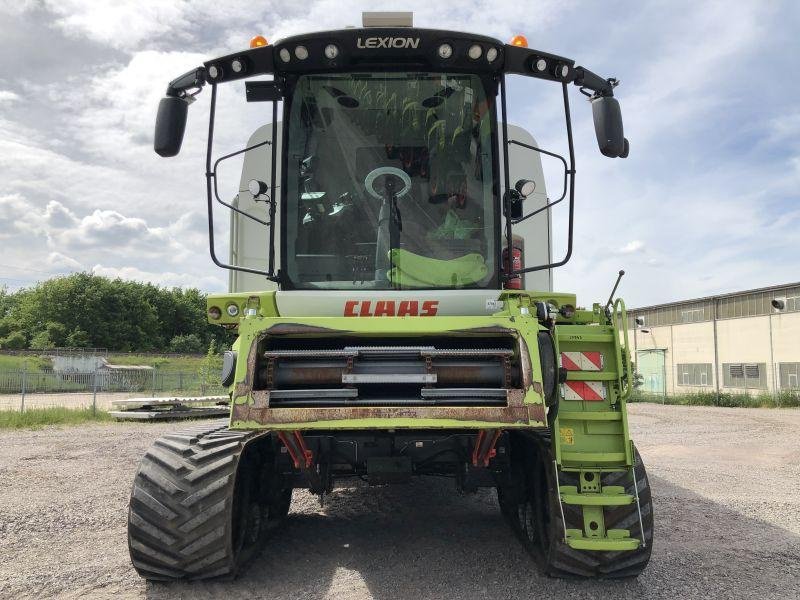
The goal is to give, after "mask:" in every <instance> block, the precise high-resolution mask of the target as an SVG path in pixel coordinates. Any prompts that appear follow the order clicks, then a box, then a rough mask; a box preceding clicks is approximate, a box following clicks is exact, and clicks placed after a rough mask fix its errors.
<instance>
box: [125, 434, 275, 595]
mask: <svg viewBox="0 0 800 600" xmlns="http://www.w3.org/2000/svg"><path fill="white" fill-rule="evenodd" d="M227 427H228V422H227V420H225V421H218V422H215V423H213V424H211V425H206V426H194V427H191V428H188V429H186V430H184V431H181V432H178V433H171V434H168V435H166V436H164V437H162V438H160V439H158V440H157V441H156V442H155V443H154V444H153V446H151V447H150V449H149V450H148V451H147V452H146V453H145V455H144V457H143V458H142V460H141V463H140V465H139V470H138V472H137V474H136V477H135V479H134V483H133V490H132V492H131V498H130V507H129V512H128V546H129V549H130V555H131V562H132V563H133V566H134V568H135V569H136V571H137V572H138V573H139V575H141V576H142V577H144V578H146V579H152V580H171V579H181V578H188V579H204V578H208V577H215V576H221V575H234V574H235V571H236V569H237V567H238V566H239V565H238V564H237V560H236V556H235V555H234V554H235V553H234V551H233V547H232V546H233V545H232V541H231V536H232V533H231V529H232V526H231V514H232V511H233V496H234V486H235V483H236V469H237V465H238V462H239V457H240V456H241V453H242V450H243V449H244V447H245V445H246V444H247V443H248V442H250V441H252V440H253V439H255V438H256V437H258V436H259V435H263V434H260V433H258V432H247V431H230V430H228V428H227Z"/></svg>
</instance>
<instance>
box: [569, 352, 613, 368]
mask: <svg viewBox="0 0 800 600" xmlns="http://www.w3.org/2000/svg"><path fill="white" fill-rule="evenodd" d="M561 366H562V367H564V368H565V369H566V370H567V371H602V370H603V353H602V352H562V353H561Z"/></svg>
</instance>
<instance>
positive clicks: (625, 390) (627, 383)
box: [611, 298, 633, 402]
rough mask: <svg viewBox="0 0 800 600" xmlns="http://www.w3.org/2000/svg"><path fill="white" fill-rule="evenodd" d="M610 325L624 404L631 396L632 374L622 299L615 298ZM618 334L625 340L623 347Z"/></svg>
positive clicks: (618, 383) (626, 320)
mask: <svg viewBox="0 0 800 600" xmlns="http://www.w3.org/2000/svg"><path fill="white" fill-rule="evenodd" d="M611 323H612V325H613V327H614V346H615V348H616V351H617V385H618V386H619V395H620V400H622V401H623V402H624V401H626V400H627V399H628V398H630V396H631V391H632V390H631V383H632V381H633V373H632V368H631V355H630V352H629V348H630V344H629V341H628V313H627V311H626V310H625V302H624V301H623V300H622V298H617V299H616V300H615V301H614V306H613V307H612V310H611ZM620 333H621V334H622V337H623V339H624V340H625V343H624V345H623V344H622V343H621V342H620ZM623 349H624V351H623Z"/></svg>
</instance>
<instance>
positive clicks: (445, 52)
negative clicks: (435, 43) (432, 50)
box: [438, 44, 453, 60]
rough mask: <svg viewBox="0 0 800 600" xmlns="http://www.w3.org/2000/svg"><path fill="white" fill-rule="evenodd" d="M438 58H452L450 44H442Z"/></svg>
mask: <svg viewBox="0 0 800 600" xmlns="http://www.w3.org/2000/svg"><path fill="white" fill-rule="evenodd" d="M438 52H439V58H442V59H444V60H447V59H448V58H450V57H451V56H453V47H452V46H451V45H450V44H442V45H441V46H439V50H438Z"/></svg>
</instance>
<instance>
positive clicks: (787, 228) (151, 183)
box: [0, 0, 800, 306]
mask: <svg viewBox="0 0 800 600" xmlns="http://www.w3.org/2000/svg"><path fill="white" fill-rule="evenodd" d="M455 6H456V4H455V3H452V4H445V3H436V5H434V3H431V2H416V1H407V2H404V3H402V4H398V3H387V2H381V1H377V2H357V1H353V0H322V1H311V0H308V1H304V2H274V1H270V0H261V1H259V2H252V1H251V0H246V1H245V0H230V1H226V2H219V1H218V0H214V1H211V0H197V1H191V0H185V1H180V2H178V1H175V2H167V1H159V0H135V1H130V0H116V1H114V2H102V1H84V0H57V1H51V0H38V1H27V0H0V286H2V285H5V286H6V287H7V288H8V289H11V290H13V289H17V288H19V287H25V286H30V285H33V284H35V282H36V281H40V280H43V279H47V278H48V277H51V276H53V275H57V274H65V273H70V272H74V271H92V272H94V273H97V274H100V275H106V276H110V277H117V276H119V277H123V278H127V279H135V280H140V281H151V282H154V283H157V284H161V285H166V286H191V287H199V288H200V289H203V290H205V291H224V290H225V287H226V285H227V272H225V271H222V270H221V269H219V268H218V267H215V266H214V265H213V264H212V263H211V260H210V258H209V253H208V230H207V221H206V216H205V182H204V178H203V169H204V164H203V163H204V151H205V142H206V135H205V128H206V127H207V109H208V94H207V93H205V94H201V97H200V98H199V99H198V101H197V102H196V103H195V104H193V105H192V106H191V108H190V111H189V112H190V116H189V123H188V128H187V134H186V138H185V141H184V146H183V149H182V152H181V154H180V155H179V156H178V157H175V158H171V159H162V158H159V157H158V156H157V155H156V154H154V153H153V150H152V135H153V125H154V121H155V111H156V108H157V105H158V100H159V99H160V98H161V97H162V96H163V93H164V90H165V88H166V84H167V83H168V82H169V81H170V80H171V79H173V78H174V77H176V76H178V75H180V74H182V73H184V72H185V71H188V70H190V69H192V68H193V67H195V66H198V65H200V63H201V62H202V61H203V60H207V59H209V58H213V57H215V56H221V55H225V54H229V53H231V52H234V51H235V50H237V49H243V48H246V47H247V45H248V42H249V40H250V38H251V37H253V36H254V35H257V34H261V35H264V36H265V37H267V39H269V40H270V42H274V41H277V40H278V39H280V38H284V37H287V36H289V35H295V34H300V33H304V32H309V31H318V30H323V29H336V28H342V27H345V26H348V25H360V22H361V11H362V10H413V11H414V13H415V16H414V19H415V25H417V26H420V27H432V28H441V29H454V30H461V31H468V32H475V33H480V34H484V35H490V36H493V37H497V38H499V39H501V40H508V39H510V38H511V36H512V35H514V34H518V33H522V34H524V35H526V36H527V39H528V42H529V46H530V47H532V48H538V49H542V50H545V51H550V52H554V53H557V54H561V55H563V56H568V57H570V58H573V59H575V60H576V62H577V64H579V65H583V66H586V67H587V68H589V69H591V70H593V71H595V72H596V73H599V74H602V75H603V76H615V77H617V78H618V79H619V80H620V81H621V84H620V86H619V87H618V88H617V90H616V96H617V97H618V98H619V100H620V102H621V105H622V111H623V117H624V121H625V135H626V137H627V138H628V139H629V140H630V143H631V152H630V157H629V158H627V159H624V160H622V159H608V158H605V157H603V156H602V155H600V153H599V152H598V150H597V146H596V142H595V139H594V132H593V128H592V122H591V108H590V106H589V105H588V103H587V102H585V101H584V99H583V97H582V96H581V95H580V94H579V93H578V90H577V88H575V89H573V90H572V91H571V103H572V116H573V124H574V137H575V149H576V166H577V177H576V216H575V247H574V252H573V258H572V260H571V261H570V262H569V263H568V264H567V265H566V266H564V267H561V268H560V269H558V270H557V271H556V272H555V274H554V286H555V288H556V289H557V290H559V291H570V292H576V293H577V294H578V299H579V303H580V304H586V305H590V304H591V303H592V302H593V301H601V300H602V301H605V298H606V297H607V295H608V293H609V291H610V288H611V286H612V284H613V280H614V277H615V276H616V273H617V271H618V270H619V269H624V270H625V271H626V273H627V274H626V277H625V279H624V280H623V283H622V284H621V287H620V293H621V295H623V296H624V297H625V298H626V301H627V303H628V305H629V306H643V305H650V304H656V303H660V302H667V301H672V300H680V299H686V298H693V297H698V296H705V295H711V294H714V293H721V292H729V291H736V290H741V289H749V288H754V287H760V286H767V285H772V284H779V283H787V282H795V281H800V202H798V199H799V196H800V101H798V97H800V77H799V75H800V35H798V34H797V31H798V30H800V3H798V2H795V1H793V0H787V1H785V2H779V1H774V2H761V1H755V2H746V1H737V2H730V1H722V2H696V1H693V2H680V1H670V2H666V1H661V2H655V1H637V2H633V1H630V2H615V1H610V2H602V3H598V2H576V1H569V0H557V1H550V0H542V1H537V2H521V1H520V0H513V1H512V0H492V1H488V0H486V1H484V0H480V1H472V2H470V1H468V0H465V1H463V2H459V3H458V8H455ZM236 92H241V89H234V90H233V92H232V93H233V97H232V98H231V102H230V103H226V104H225V105H224V106H223V107H222V108H221V115H220V122H221V123H222V122H224V123H225V127H224V129H223V130H222V131H220V133H219V136H220V137H219V140H220V144H219V146H220V148H226V147H228V148H231V149H236V148H237V147H241V146H242V145H243V144H244V143H245V141H246V138H247V137H248V135H249V133H250V132H251V131H252V130H253V129H254V128H255V125H257V124H258V119H259V118H260V117H258V116H254V115H253V113H252V110H251V112H249V113H247V112H246V111H242V110H241V109H242V106H243V105H245V103H244V101H243V98H242V94H241V93H238V98H237V97H236V95H237V94H236ZM510 92H511V97H510V105H509V106H510V121H512V122H515V123H517V124H519V125H522V126H524V127H525V128H526V129H528V130H530V131H531V132H533V134H534V135H535V136H536V138H537V140H538V141H539V143H540V144H541V145H542V146H543V147H545V148H553V149H561V150H563V148H564V139H565V138H564V131H563V117H561V116H560V115H559V113H558V111H557V110H555V108H556V107H557V106H558V103H557V102H556V103H554V100H556V101H558V100H559V98H560V97H559V95H558V88H557V87H556V86H553V85H552V84H550V85H549V87H548V84H547V83H544V82H531V81H523V82H514V83H513V84H511V86H510ZM256 106H259V105H256ZM266 120H268V119H265V120H264V121H265V122H266ZM548 183H549V182H548ZM549 187H550V188H551V190H552V189H554V188H555V187H556V186H554V185H550V186H549ZM553 228H554V234H555V248H554V255H555V256H560V255H561V254H563V244H564V241H565V235H564V233H565V231H566V221H565V220H564V217H563V215H557V216H556V219H555V222H554V225H553ZM222 233H223V239H224V231H223V232H222Z"/></svg>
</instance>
